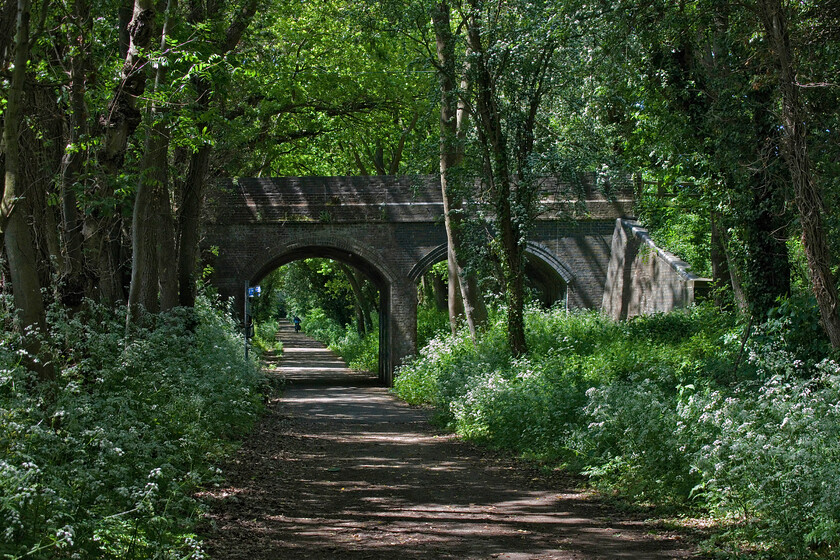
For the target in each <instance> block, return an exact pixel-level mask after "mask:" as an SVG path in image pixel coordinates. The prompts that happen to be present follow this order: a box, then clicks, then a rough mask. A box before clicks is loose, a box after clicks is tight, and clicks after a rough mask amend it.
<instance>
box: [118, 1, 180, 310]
mask: <svg viewBox="0 0 840 560" xmlns="http://www.w3.org/2000/svg"><path fill="white" fill-rule="evenodd" d="M137 1H138V2H139V1H140V0H137ZM172 1H173V0H169V2H168V5H167V8H166V18H167V19H166V21H165V23H164V25H163V31H162V33H161V41H160V47H161V49H160V50H161V52H164V51H165V49H166V37H167V34H168V31H169V13H170V12H169V10H170V8H171V4H172ZM135 13H136V12H135ZM165 74H166V71H165V65H163V64H158V65H157V67H156V68H155V81H154V87H155V91H157V89H158V88H159V87H160V86H161V84H162V83H163V80H164V77H165ZM161 112H162V111H161V108H160V107H158V106H156V105H155V104H154V103H152V102H149V103H148V105H147V115H148V119H149V121H150V123H151V128H150V129H149V132H148V134H147V136H146V144H145V149H144V152H143V159H142V161H141V165H140V183H139V185H138V187H137V193H136V195H135V199H134V212H133V214H132V220H131V248H132V261H131V287H130V289H129V292H128V316H127V318H126V322H127V324H129V323H132V322H136V321H137V319H138V318H139V317H140V315H141V313H142V311H143V310H145V311H148V312H157V311H158V310H159V309H160V305H161V304H162V305H163V306H164V310H165V309H169V308H171V307H173V306H174V305H177V293H175V294H174V303H173V294H172V288H175V289H177V281H176V279H177V273H176V272H174V270H172V269H171V268H170V267H174V266H175V264H176V262H177V261H175V259H174V257H175V255H174V243H175V230H174V227H173V228H167V227H166V225H167V224H168V223H170V222H171V209H170V207H169V190H168V189H169V180H168V179H169V174H168V173H167V158H168V152H169V141H168V130H167V127H166V123H165V122H164V121H163V120H162V117H160V113H161ZM164 198H165V202H164V200H163V199H164ZM170 235H171V239H169V238H168V236H170ZM170 244H172V246H173V250H172V251H169V250H167V249H168V247H169V245H170ZM165 248H167V249H165ZM167 258H169V259H170V260H169V261H168V262H167ZM158 293H160V296H161V298H160V300H158Z"/></svg>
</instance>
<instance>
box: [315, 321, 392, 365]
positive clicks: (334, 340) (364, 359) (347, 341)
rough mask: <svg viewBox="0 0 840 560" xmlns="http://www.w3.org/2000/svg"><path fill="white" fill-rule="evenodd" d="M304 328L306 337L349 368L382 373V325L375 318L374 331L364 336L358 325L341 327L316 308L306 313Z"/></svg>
mask: <svg viewBox="0 0 840 560" xmlns="http://www.w3.org/2000/svg"><path fill="white" fill-rule="evenodd" d="M302 326H303V330H304V331H306V333H307V334H309V335H310V336H312V337H313V338H315V339H316V340H319V341H321V342H323V343H324V344H326V345H327V346H328V347H329V348H330V350H332V351H333V352H335V353H336V354H338V355H339V356H341V358H342V359H343V360H344V361H345V363H346V364H347V366H348V367H349V368H351V369H354V370H357V371H369V372H376V371H378V370H379V326H378V324H377V323H376V319H374V328H373V329H372V330H371V331H369V332H368V333H366V334H365V335H364V336H362V335H360V334H359V331H358V329H357V327H356V324H355V322H353V323H350V324H349V325H347V326H345V327H342V326H341V325H339V324H338V323H337V322H336V321H335V320H333V319H330V318H329V317H327V314H326V313H325V312H324V310H322V309H320V308H317V307H316V308H315V309H311V310H309V312H308V313H307V314H306V317H305V318H304V319H303V322H302Z"/></svg>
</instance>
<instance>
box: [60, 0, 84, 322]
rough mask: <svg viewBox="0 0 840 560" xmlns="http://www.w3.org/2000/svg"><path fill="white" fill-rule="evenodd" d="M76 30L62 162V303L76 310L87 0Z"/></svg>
mask: <svg viewBox="0 0 840 560" xmlns="http://www.w3.org/2000/svg"><path fill="white" fill-rule="evenodd" d="M73 18H74V20H75V23H76V26H77V27H78V28H79V29H82V30H84V32H81V33H79V32H77V33H68V41H69V42H70V44H73V42H76V43H77V44H76V48H77V49H78V50H77V52H76V53H75V54H74V55H73V56H72V57H71V59H70V118H69V120H70V123H69V127H68V131H67V142H66V148H65V150H64V157H63V159H62V162H61V177H60V189H61V218H62V228H61V229H62V233H63V235H64V247H65V259H64V270H63V271H62V276H63V279H64V284H65V285H64V287H63V294H64V295H63V297H62V301H63V302H64V303H65V304H68V305H70V306H71V307H74V306H76V305H78V304H79V303H81V298H82V297H83V296H84V295H85V293H86V291H87V290H86V286H85V284H86V283H85V280H84V261H83V258H84V257H83V253H82V247H83V244H84V237H83V235H82V222H81V221H80V220H79V217H78V214H77V212H76V203H77V200H76V185H77V183H78V182H79V181H80V177H81V173H82V170H83V166H84V161H85V159H86V156H87V151H86V150H82V147H81V142H82V139H83V138H85V137H86V136H87V135H88V122H87V120H88V112H87V104H86V103H85V89H86V74H87V69H88V48H89V45H88V37H89V33H90V25H91V18H90V4H89V3H88V0H76V1H75V2H74V3H73Z"/></svg>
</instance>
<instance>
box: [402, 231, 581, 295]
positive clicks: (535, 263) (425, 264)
mask: <svg viewBox="0 0 840 560" xmlns="http://www.w3.org/2000/svg"><path fill="white" fill-rule="evenodd" d="M446 255H447V244H446V243H443V244H441V245H438V246H437V247H435V248H434V249H432V250H431V251H429V252H428V253H426V254H425V255H424V256H423V258H421V259H420V260H419V261H417V264H415V265H414V267H413V268H412V269H411V272H409V274H408V276H409V278H410V279H411V281H412V282H415V283H416V282H417V281H418V280H419V279H420V277H421V276H422V275H423V274H425V273H426V272H428V271H429V269H430V268H431V267H432V265H434V264H435V263H437V262H440V261H442V260H444V259H446ZM525 257H526V259H527V263H526V273H527V274H528V275H529V277H530V278H531V280H532V284H533V285H534V286H535V287H537V288H538V289H539V290H540V291H542V292H543V297H545V298H546V300H550V301H544V303H546V304H547V305H550V304H551V303H554V302H556V301H559V300H560V299H561V298H562V297H565V295H566V292H567V290H568V286H569V284H571V283H572V281H573V280H574V274H572V271H571V270H570V269H569V268H568V267H567V266H566V265H565V264H563V262H561V261H560V259H558V258H557V257H556V256H555V255H554V253H553V252H552V251H551V250H550V249H549V248H548V247H546V246H545V245H542V244H540V243H536V242H534V241H529V242H528V244H527V246H526V248H525ZM558 277H559V280H561V281H562V286H560V285H558V283H557V280H558Z"/></svg>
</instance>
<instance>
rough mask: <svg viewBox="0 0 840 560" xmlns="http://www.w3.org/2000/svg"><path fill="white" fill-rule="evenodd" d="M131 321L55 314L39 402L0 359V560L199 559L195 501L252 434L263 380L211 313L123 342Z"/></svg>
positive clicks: (182, 315)
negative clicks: (51, 371)
mask: <svg viewBox="0 0 840 560" xmlns="http://www.w3.org/2000/svg"><path fill="white" fill-rule="evenodd" d="M124 312H125V310H124V309H119V310H117V311H116V312H115V311H113V310H110V309H105V308H101V307H97V306H95V305H93V304H90V305H89V307H88V309H87V310H86V311H84V312H82V313H79V314H77V315H75V316H73V317H69V316H67V315H66V314H64V313H63V312H62V311H61V310H53V312H52V315H51V317H50V332H49V333H48V335H47V336H46V345H47V347H46V348H45V356H43V357H42V358H43V359H47V355H48V356H49V359H52V360H53V362H54V363H55V364H56V366H57V368H58V370H59V374H58V380H57V382H56V384H55V385H54V386H52V387H47V388H44V389H43V392H41V391H36V390H34V389H33V388H34V387H35V385H34V384H33V382H32V379H30V376H29V374H28V373H27V372H26V371H25V370H24V369H23V368H22V367H21V366H20V364H19V361H20V359H19V358H20V351H19V350H17V348H19V342H20V341H19V340H15V339H14V338H12V336H11V335H9V334H4V338H5V340H4V341H3V344H2V345H0V417H2V421H1V422H0V556H2V557H3V558H9V559H12V558H24V557H25V558H97V559H98V558H120V559H130V558H137V559H140V558H202V557H203V553H202V551H201V547H200V543H199V542H198V541H197V540H196V538H195V536H194V535H193V529H192V527H193V526H194V524H195V523H196V522H197V520H198V516H199V515H200V512H201V506H200V504H198V503H197V502H196V501H195V499H194V498H193V497H192V494H193V493H194V492H195V490H196V489H197V488H198V487H199V486H200V485H202V484H207V483H210V482H212V481H215V480H218V478H219V475H220V474H221V473H220V471H219V470H218V469H217V467H216V464H217V463H218V462H219V460H220V459H221V458H222V457H224V456H225V455H226V454H227V453H228V452H230V450H231V449H232V447H233V446H234V445H235V439H236V438H237V437H238V436H239V435H241V434H242V433H244V432H245V431H246V430H248V429H249V428H250V426H251V425H252V423H253V421H254V419H255V415H256V413H257V412H258V410H259V407H260V395H259V393H258V389H259V386H260V383H261V376H260V374H259V373H258V371H257V368H256V367H255V364H253V363H247V362H245V361H244V358H243V357H242V352H241V344H242V343H241V339H238V338H237V336H236V335H235V334H234V333H235V332H236V327H235V324H234V322H233V321H232V320H231V319H230V318H228V317H227V315H226V314H224V313H223V312H222V311H220V310H217V309H214V308H213V307H212V306H211V305H210V304H209V303H208V301H207V300H205V299H199V301H198V303H197V306H196V308H195V310H194V311H192V310H190V311H188V310H176V311H174V312H172V313H169V314H166V315H161V316H159V317H156V318H155V320H154V324H153V325H150V326H148V327H146V328H136V329H134V330H133V332H132V333H131V337H130V338H126V337H125V336H124V332H125V326H124V325H125V317H124Z"/></svg>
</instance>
